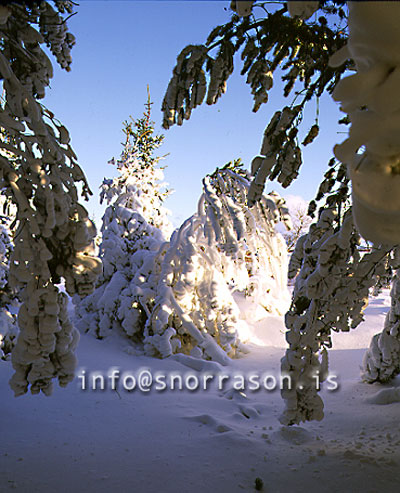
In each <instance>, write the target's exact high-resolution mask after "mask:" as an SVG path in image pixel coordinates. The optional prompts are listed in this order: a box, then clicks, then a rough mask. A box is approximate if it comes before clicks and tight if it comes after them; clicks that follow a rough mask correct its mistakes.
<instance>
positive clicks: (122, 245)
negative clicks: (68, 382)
mask: <svg viewBox="0 0 400 493" xmlns="http://www.w3.org/2000/svg"><path fill="white" fill-rule="evenodd" d="M151 104H152V103H150V99H149V100H148V102H147V104H146V111H145V113H144V116H143V117H142V118H139V119H137V120H133V121H132V122H130V123H128V122H125V123H124V133H125V135H126V142H125V145H124V149H123V151H122V154H121V157H120V159H119V160H117V161H116V162H115V160H114V159H112V160H111V161H110V163H111V164H113V165H116V167H117V169H118V172H119V174H118V176H117V177H116V178H113V179H105V180H104V181H103V184H102V187H101V189H102V190H101V195H100V201H101V202H103V200H105V201H106V202H107V203H108V207H107V208H106V210H105V213H104V216H103V225H102V228H101V233H102V240H101V244H100V257H101V259H102V262H103V274H102V275H101V276H100V278H99V279H98V282H97V285H96V290H95V291H94V292H93V293H92V294H91V295H90V296H88V297H86V298H85V299H83V300H80V299H79V298H77V299H75V300H74V301H75V302H76V315H77V319H78V321H77V323H78V326H79V328H80V329H81V330H83V331H86V332H87V331H91V332H93V333H94V334H96V336H97V337H99V338H102V337H104V336H107V335H108V334H110V333H111V330H114V331H122V332H124V333H125V334H127V335H128V336H130V337H132V338H133V340H136V341H140V340H142V339H143V332H144V325H145V323H146V320H147V319H148V317H149V316H150V312H151V309H152V305H153V303H154V298H155V296H156V295H155V291H154V290H155V283H156V281H155V280H154V275H155V272H154V265H155V264H154V259H155V256H156V254H157V252H158V251H159V249H160V247H161V245H162V244H163V243H164V242H165V241H167V240H168V239H169V237H170V234H171V231H172V226H171V223H170V221H169V219H168V210H167V209H166V208H165V207H164V205H163V202H164V200H165V199H166V197H167V196H168V194H169V191H168V190H167V191H165V190H164V185H165V184H164V183H163V181H162V180H163V177H164V176H163V169H162V168H160V167H157V166H158V163H159V161H160V159H161V158H160V157H156V156H154V153H155V151H156V150H157V149H158V148H159V147H160V145H161V144H162V141H163V139H164V137H163V135H155V134H154V123H153V122H152V121H151V120H150V110H151Z"/></svg>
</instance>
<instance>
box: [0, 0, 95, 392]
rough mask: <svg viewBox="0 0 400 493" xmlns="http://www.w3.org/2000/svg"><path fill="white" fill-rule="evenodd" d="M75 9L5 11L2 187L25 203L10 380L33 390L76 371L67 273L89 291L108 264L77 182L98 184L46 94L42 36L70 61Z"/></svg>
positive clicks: (48, 67)
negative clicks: (97, 247)
mask: <svg viewBox="0 0 400 493" xmlns="http://www.w3.org/2000/svg"><path fill="white" fill-rule="evenodd" d="M70 8H71V4H70V3H69V2H56V4H55V8H53V7H52V6H51V5H50V3H48V2H41V3H36V2H34V3H33V4H32V5H31V4H23V5H19V4H17V3H11V4H9V5H7V6H2V9H1V12H0V14H1V15H0V35H1V39H2V44H1V48H0V74H1V78H2V82H3V89H4V104H3V105H2V107H1V108H0V126H1V127H2V129H3V130H2V132H3V135H2V138H1V142H0V147H1V148H2V149H3V152H2V153H1V155H0V187H1V188H2V189H4V191H5V193H6V195H7V196H8V197H9V198H10V199H11V201H12V202H13V203H14V204H15V206H16V208H17V215H16V220H17V228H16V231H15V235H14V243H15V248H14V250H13V252H12V255H11V262H10V274H9V282H10V286H11V287H15V288H18V289H21V288H22V289H23V290H22V293H21V299H22V301H23V303H22V306H21V308H20V310H19V314H18V325H19V328H20V333H19V336H18V340H17V344H16V347H15V349H14V350H13V352H12V364H13V367H14V369H15V374H14V375H13V377H12V378H11V381H10V384H11V387H12V389H13V390H14V392H15V394H16V395H20V394H23V393H25V392H26V391H27V390H28V387H29V386H30V389H31V391H32V393H37V392H39V391H40V390H42V391H43V392H44V393H45V394H49V393H51V390H52V380H53V378H57V377H58V380H59V383H60V385H66V384H67V383H68V382H69V381H70V380H72V378H73V376H74V369H75V364H76V360H75V356H74V350H75V347H76V343H77V340H78V332H77V331H76V330H75V329H74V328H73V327H72V325H71V324H70V323H69V322H68V315H67V311H66V301H65V295H63V294H61V293H60V292H59V289H58V287H57V285H58V284H59V283H60V282H61V280H62V279H64V280H65V286H66V289H67V291H68V293H69V294H71V295H72V294H74V293H78V294H79V295H82V296H83V295H85V294H88V293H90V292H91V291H92V290H93V287H94V283H95V281H96V278H97V276H98V275H99V273H100V271H101V263H100V261H99V260H98V259H97V258H96V256H95V255H94V249H93V238H94V236H95V228H94V225H93V224H92V222H91V221H90V220H89V218H88V214H87V212H86V210H85V209H84V207H82V205H80V204H79V202H78V200H79V199H78V188H77V184H78V183H79V182H80V184H81V186H82V195H83V196H84V197H85V198H87V197H88V195H90V193H91V192H90V190H89V188H88V185H87V183H86V179H85V176H84V174H83V172H82V170H81V168H80V167H79V165H78V163H77V158H76V156H75V154H74V151H73V150H72V148H71V146H70V136H69V133H68V131H67V129H66V128H65V127H64V126H63V125H62V124H61V123H60V122H59V121H58V120H56V119H55V118H54V115H53V114H52V113H51V112H50V111H48V110H46V109H45V108H44V107H43V105H41V104H40V103H39V102H38V100H39V99H41V98H43V97H44V95H45V88H46V87H47V86H48V85H49V81H50V79H51V77H52V76H53V68H52V64H51V61H50V60H49V58H48V57H47V55H46V54H45V52H44V51H43V50H42V48H41V45H42V44H43V43H46V44H47V45H48V46H49V47H50V50H51V51H52V53H53V54H54V55H55V57H56V59H57V62H58V63H59V64H60V65H61V67H63V68H65V69H66V70H69V66H70V64H71V55H70V49H71V47H72V46H73V44H74V42H75V39H74V37H73V36H72V35H71V34H70V33H69V32H68V29H67V25H66V23H65V22H64V19H63V16H62V14H63V13H64V11H65V10H67V11H70ZM34 26H39V30H37V29H36V28H35V27H34ZM6 153H8V155H6Z"/></svg>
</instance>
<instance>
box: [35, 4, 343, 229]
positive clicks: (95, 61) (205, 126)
mask: <svg viewBox="0 0 400 493" xmlns="http://www.w3.org/2000/svg"><path fill="white" fill-rule="evenodd" d="M229 4H230V2H229V1H222V0H221V1H188V0H184V1H170V0H163V1H161V0H159V1H148V0H147V1H145V0H142V1H137V0H126V1H114V0H113V1H96V0H88V1H81V2H80V5H79V6H77V7H76V12H77V14H76V15H75V16H74V17H72V18H71V19H70V20H69V21H68V26H69V29H70V31H71V32H72V33H73V34H74V35H75V36H76V39H77V44H76V46H75V47H74V48H73V50H72V56H73V64H72V71H71V72H69V73H67V72H64V71H62V70H61V69H59V68H55V76H54V79H53V80H52V83H51V89H49V90H48V92H47V96H46V98H45V100H44V103H45V104H46V105H47V106H48V108H49V109H51V110H52V111H53V112H54V113H55V115H56V117H57V118H58V119H59V120H61V121H62V122H63V123H64V124H65V125H66V126H67V128H68V129H69V131H70V134H71V137H72V146H73V148H74V150H75V152H76V153H77V155H78V158H79V162H80V164H81V165H82V167H83V169H84V170H85V172H86V175H87V177H88V180H89V184H90V186H91V188H92V191H93V192H94V197H93V198H92V199H91V201H90V202H89V203H88V204H87V208H88V210H89V212H90V213H91V215H92V216H94V217H95V218H96V223H97V225H98V226H99V227H100V219H101V216H102V211H103V207H100V205H99V198H98V197H99V195H98V191H99V190H98V188H99V186H100V184H101V182H102V180H103V178H104V177H112V176H114V175H115V170H114V168H113V167H112V166H111V165H109V164H107V163H108V161H109V160H110V159H111V158H112V157H119V154H120V152H121V150H122V146H121V142H122V141H123V133H122V122H123V121H124V120H126V119H128V118H129V116H130V115H132V116H133V117H134V118H138V117H140V116H141V115H142V113H143V111H144V103H145V102H146V98H147V92H146V87H147V84H149V86H150V92H151V98H152V101H153V102H154V105H153V114H152V119H153V120H154V121H155V122H156V131H157V132H158V133H164V135H165V141H164V144H163V146H162V147H161V148H160V154H167V153H169V155H168V157H167V158H166V159H165V161H164V162H163V164H165V165H167V169H166V170H165V178H166V181H167V182H168V183H169V184H170V187H172V188H173V189H174V190H175V192H174V194H173V195H172V196H171V198H170V199H168V202H167V204H166V205H167V207H168V208H169V209H170V210H171V211H172V219H173V222H174V224H175V225H176V226H178V225H179V224H180V223H181V222H182V221H183V220H184V219H186V218H187V217H188V216H190V215H191V214H192V213H193V212H194V211H195V209H196V204H197V199H198V197H199V195H200V193H201V180H202V178H203V177H204V176H205V174H207V173H210V172H212V171H213V170H214V169H215V168H216V167H217V166H220V165H223V164H225V163H226V162H228V161H230V160H232V159H235V158H238V157H241V158H242V159H243V161H244V162H245V164H246V166H249V165H250V162H251V159H252V158H253V157H254V156H255V155H256V154H258V152H259V148H260V143H261V139H262V134H263V130H264V128H265V126H266V124H267V123H268V122H269V120H270V118H271V115H272V114H273V113H274V112H275V111H276V110H277V109H280V108H281V107H282V106H283V105H284V104H285V103H286V104H290V102H291V99H290V98H289V99H288V100H287V101H286V100H285V99H284V98H283V97H282V96H281V94H282V83H281V82H280V80H279V78H276V79H275V82H274V87H273V89H272V90H271V92H270V100H269V102H268V103H267V104H266V105H263V106H262V107H261V109H260V110H259V111H258V113H256V114H254V113H252V111H251V108H252V98H251V95H250V89H249V87H248V86H247V85H246V84H245V78H244V77H242V76H240V74H239V71H240V68H239V67H240V66H241V61H240V60H239V59H237V70H236V71H235V73H234V74H233V75H232V76H231V79H230V82H228V90H227V93H226V94H225V95H224V96H223V97H222V98H221V99H220V101H219V102H218V103H217V104H216V105H214V106H207V105H204V106H202V107H200V108H196V109H195V110H194V112H193V113H192V117H191V119H190V120H189V121H188V122H185V123H184V124H183V126H182V127H177V126H175V127H173V128H171V129H170V130H168V131H164V130H162V129H161V121H162V113H161V103H162V99H163V96H164V93H165V90H166V88H167V85H168V82H169V79H170V77H171V74H172V69H173V67H174V65H175V61H176V56H177V55H178V53H179V52H180V51H181V49H182V48H184V47H185V46H186V45H188V44H196V43H197V44H199V43H203V42H204V41H205V39H206V38H207V35H208V34H209V32H210V31H211V29H212V28H213V27H215V26H216V25H218V24H223V23H225V22H227V21H228V20H229V18H230V11H229V8H228V7H229ZM311 106H312V107H311V108H310V111H309V112H308V114H306V115H305V120H306V121H309V122H310V126H311V124H312V123H313V119H314V118H315V106H314V104H313V103H311ZM339 118H340V112H339V111H338V109H337V106H336V104H334V103H333V102H332V101H331V100H330V98H329V96H325V97H323V98H322V101H321V105H320V123H321V134H320V137H319V138H318V140H317V141H316V142H315V143H314V144H313V145H311V146H309V147H307V148H306V149H305V154H304V164H303V169H302V172H301V178H299V179H298V180H297V181H296V182H295V183H294V184H293V185H292V186H291V187H290V188H288V189H286V190H283V189H282V188H281V187H280V186H279V185H278V184H277V183H272V184H270V185H268V188H267V190H272V189H274V190H276V191H277V192H278V193H281V194H282V195H285V194H286V195H288V194H290V195H301V196H302V197H304V198H305V199H307V200H309V199H311V198H312V197H313V196H314V194H315V192H316V189H317V187H318V184H319V182H320V180H321V177H322V174H323V172H324V169H325V168H326V163H327V161H328V160H329V159H330V157H331V156H332V147H333V145H334V144H335V143H336V142H339V141H342V140H343V138H344V136H343V135H338V134H337V131H338V130H339V131H340V130H343V127H342V128H340V127H338V126H337V124H336V122H337V120H338V119H339ZM306 130H307V128H306V127H305V128H304V130H303V131H304V132H306ZM301 137H302V135H300V138H301Z"/></svg>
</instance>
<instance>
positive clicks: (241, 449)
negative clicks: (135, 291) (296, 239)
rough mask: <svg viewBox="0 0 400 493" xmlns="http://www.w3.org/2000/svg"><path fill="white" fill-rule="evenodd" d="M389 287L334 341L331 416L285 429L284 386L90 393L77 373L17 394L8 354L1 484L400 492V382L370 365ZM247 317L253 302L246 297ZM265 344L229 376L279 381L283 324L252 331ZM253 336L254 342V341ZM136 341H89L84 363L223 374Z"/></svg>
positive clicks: (43, 488) (0, 367)
mask: <svg viewBox="0 0 400 493" xmlns="http://www.w3.org/2000/svg"><path fill="white" fill-rule="evenodd" d="M389 301H390V298H389V292H388V291H387V290H385V291H384V293H383V294H381V295H380V296H379V297H377V298H374V299H372V301H371V302H370V305H369V306H368V308H367V309H366V321H365V322H363V323H362V324H361V325H360V326H359V327H358V329H356V331H354V332H352V333H350V334H338V335H336V336H335V337H334V344H335V347H336V349H333V350H331V351H330V372H331V373H332V374H335V375H337V377H338V381H339V383H340V387H339V389H338V390H336V391H328V390H323V391H322V393H323V399H324V402H325V418H324V420H323V421H322V422H312V423H306V424H304V425H302V426H301V427H299V426H293V427H282V426H281V425H280V423H279V421H278V417H279V415H280V413H281V412H282V411H283V401H282V400H281V397H280V394H279V391H277V390H275V391H266V390H259V391H258V392H251V391H244V392H240V391H237V390H234V389H233V388H231V386H230V385H229V384H227V385H226V388H224V390H223V391H219V390H217V389H216V388H215V386H213V387H212V388H211V389H209V390H207V391H203V390H197V391H195V392H190V391H179V390H175V391H170V390H165V391H163V392H156V391H154V390H152V391H151V392H148V393H144V392H143V393H140V392H139V391H137V390H135V391H133V392H131V393H129V392H127V391H125V390H124V389H123V388H119V389H118V392H116V391H113V390H111V389H110V388H107V389H106V390H104V391H101V390H97V391H92V390H86V391H83V390H81V389H80V380H79V379H78V378H76V379H75V381H74V382H72V383H71V384H69V385H68V387H67V388H65V389H61V388H56V389H55V391H54V393H53V395H52V396H51V397H45V396H44V395H42V394H40V395H35V396H32V395H28V394H27V395H24V396H22V397H19V398H14V396H13V393H12V391H11V390H10V388H9V386H8V380H9V378H10V377H11V375H12V368H11V364H10V363H9V362H3V361H0V387H1V391H2V404H1V405H2V428H1V440H0V458H1V460H0V491H5V492H6V491H12V490H15V491H19V492H41V493H47V492H54V491H57V492H61V493H62V492H71V491H85V492H96V493H99V492H109V491H121V492H125V491H126V492H128V491H131V492H140V493H147V492H163V493H168V492H171V493H172V492H187V491H190V492H204V491H210V492H223V493H224V492H227V493H228V492H229V493H235V492H243V491H245V492H247V491H250V492H251V491H255V488H254V486H255V479H256V478H257V477H259V478H261V479H262V480H263V483H264V489H263V491H266V492H284V491H285V492H303V491H309V492H313V491H319V492H338V491H346V492H347V491H352V492H371V493H372V492H373V491H377V492H378V491H379V492H381V491H382V492H394V491H398V478H399V472H398V471H399V461H400V447H399V445H400V429H399V426H398V417H399V411H400V402H398V400H399V399H398V397H397V396H398V393H399V389H400V379H398V378H397V379H395V380H394V381H393V382H391V383H390V384H388V385H384V386H382V385H379V384H372V385H369V384H366V383H362V382H361V381H360V378H359V367H360V365H361V362H362V357H363V354H364V353H365V349H366V347H367V346H368V345H369V342H370V339H371V335H372V334H374V333H376V332H380V331H381V330H382V326H383V322H384V315H385V313H386V312H387V310H388V308H389ZM241 312H242V316H243V317H244V318H246V303H245V302H243V303H242V304H241ZM250 330H251V332H252V335H253V337H254V338H256V339H257V341H258V343H259V344H258V345H256V344H254V343H253V344H250V346H249V349H250V352H249V353H248V354H246V355H243V356H242V357H241V358H240V359H235V360H232V362H231V363H230V364H229V366H228V367H223V371H226V372H227V373H229V374H230V375H234V374H237V373H241V374H243V375H249V374H250V373H251V372H253V373H254V372H257V373H258V374H263V373H267V374H269V375H275V376H276V377H278V375H279V368H280V358H281V357H282V356H283V354H284V344H285V342H284V334H283V332H284V324H283V320H282V319H281V318H280V317H277V316H271V315H270V316H268V317H267V318H264V319H263V320H260V321H258V322H253V324H252V325H251V327H250ZM253 340H254V339H253ZM124 345H126V341H122V339H119V338H117V337H115V338H108V339H107V340H106V341H99V340H96V339H95V338H94V337H93V336H91V335H83V336H82V337H81V341H80V345H79V348H78V357H79V368H78V375H79V374H81V370H82V369H85V370H86V373H87V375H88V374H89V373H90V372H95V371H97V372H100V373H101V374H103V375H105V376H107V374H108V373H109V372H110V371H112V369H113V368H114V369H115V368H116V367H118V369H119V370H120V371H121V374H122V372H123V371H128V372H129V373H132V374H135V372H137V371H138V369H140V368H142V369H143V368H147V369H151V371H152V373H153V374H155V373H156V372H176V373H177V374H182V375H183V374H186V373H187V372H190V373H192V374H196V372H211V373H212V372H216V371H219V369H220V368H222V367H220V366H219V365H218V363H215V362H208V361H201V360H198V359H197V358H195V357H194V356H186V355H174V356H173V357H170V358H167V359H164V360H159V359H155V358H150V357H147V356H143V355H138V354H136V355H135V352H134V351H131V353H133V354H127V352H124V351H123V349H124Z"/></svg>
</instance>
